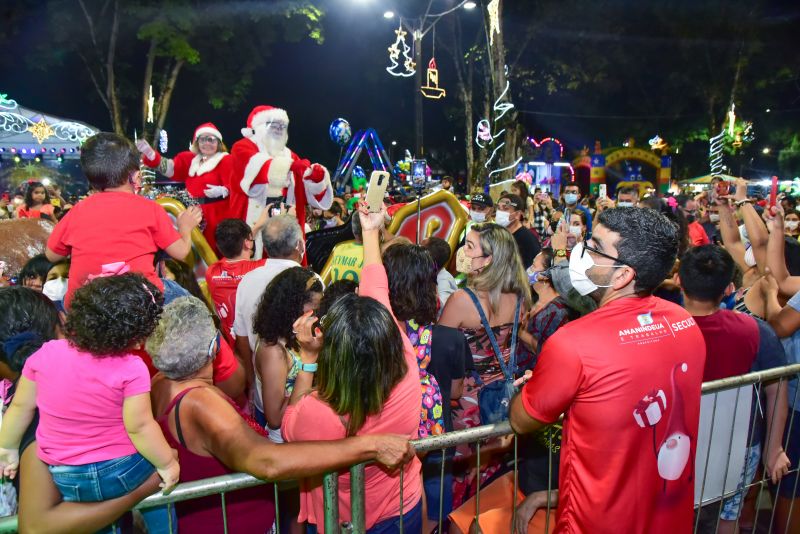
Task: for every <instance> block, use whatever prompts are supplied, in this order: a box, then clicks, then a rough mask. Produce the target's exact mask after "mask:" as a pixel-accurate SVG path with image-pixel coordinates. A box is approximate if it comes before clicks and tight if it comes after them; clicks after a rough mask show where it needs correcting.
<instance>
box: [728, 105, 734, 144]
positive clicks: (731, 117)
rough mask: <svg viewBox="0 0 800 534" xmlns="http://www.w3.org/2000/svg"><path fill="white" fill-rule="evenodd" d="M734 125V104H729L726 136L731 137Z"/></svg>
mask: <svg viewBox="0 0 800 534" xmlns="http://www.w3.org/2000/svg"><path fill="white" fill-rule="evenodd" d="M735 125H736V104H734V103H733V102H731V109H730V111H728V135H730V136H731V137H733V127H734V126H735Z"/></svg>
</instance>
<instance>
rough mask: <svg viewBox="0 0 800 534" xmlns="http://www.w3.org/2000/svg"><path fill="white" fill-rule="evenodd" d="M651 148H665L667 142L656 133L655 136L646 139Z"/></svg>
mask: <svg viewBox="0 0 800 534" xmlns="http://www.w3.org/2000/svg"><path fill="white" fill-rule="evenodd" d="M647 143H648V144H649V145H650V149H651V150H664V149H665V148H667V142H666V141H664V140H663V139H662V138H661V136H660V135H658V134H656V136H655V137H653V138H652V139H650V140H649V141H647Z"/></svg>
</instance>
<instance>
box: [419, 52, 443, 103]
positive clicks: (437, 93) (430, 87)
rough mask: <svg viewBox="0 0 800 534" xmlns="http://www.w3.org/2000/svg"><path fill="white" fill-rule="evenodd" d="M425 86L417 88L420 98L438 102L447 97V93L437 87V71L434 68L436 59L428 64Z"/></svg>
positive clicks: (432, 59)
mask: <svg viewBox="0 0 800 534" xmlns="http://www.w3.org/2000/svg"><path fill="white" fill-rule="evenodd" d="M427 80H428V81H427V85H423V86H422V87H420V88H419V90H420V92H421V93H422V96H424V97H425V98H431V99H433V100H439V99H440V98H444V97H445V96H447V91H445V90H444V89H443V88H441V87H439V69H438V68H437V67H436V58H431V60H430V61H429V62H428V78H427Z"/></svg>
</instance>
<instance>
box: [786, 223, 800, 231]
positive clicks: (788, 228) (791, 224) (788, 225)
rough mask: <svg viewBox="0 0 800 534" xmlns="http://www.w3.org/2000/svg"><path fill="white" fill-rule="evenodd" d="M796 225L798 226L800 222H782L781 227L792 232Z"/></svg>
mask: <svg viewBox="0 0 800 534" xmlns="http://www.w3.org/2000/svg"><path fill="white" fill-rule="evenodd" d="M798 225H800V221H783V227H784V228H786V229H787V230H789V231H792V232H794V231H795V230H797V226H798Z"/></svg>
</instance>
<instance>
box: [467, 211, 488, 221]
mask: <svg viewBox="0 0 800 534" xmlns="http://www.w3.org/2000/svg"><path fill="white" fill-rule="evenodd" d="M469 218H470V219H472V221H473V222H476V223H482V222H483V221H485V220H486V214H485V213H480V212H477V211H474V210H469Z"/></svg>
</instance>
